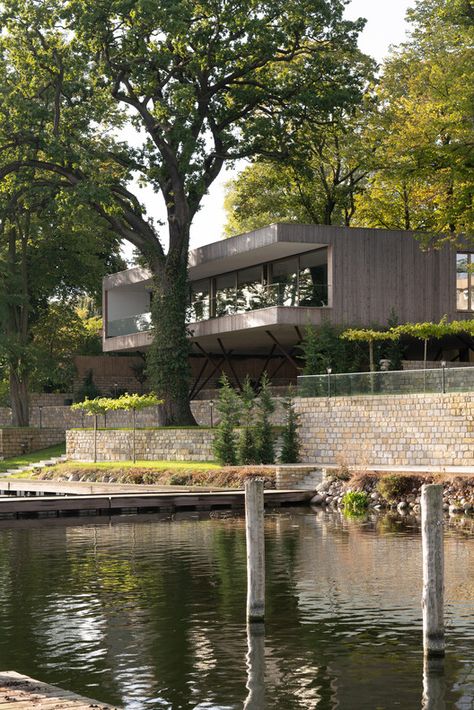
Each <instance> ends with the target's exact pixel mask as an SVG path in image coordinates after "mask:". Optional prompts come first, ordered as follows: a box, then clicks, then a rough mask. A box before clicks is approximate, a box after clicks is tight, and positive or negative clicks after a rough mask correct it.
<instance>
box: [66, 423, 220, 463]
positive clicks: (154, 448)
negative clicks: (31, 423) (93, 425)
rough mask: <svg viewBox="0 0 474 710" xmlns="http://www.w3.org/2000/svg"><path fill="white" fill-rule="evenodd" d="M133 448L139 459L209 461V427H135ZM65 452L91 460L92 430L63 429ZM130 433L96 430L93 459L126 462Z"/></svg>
mask: <svg viewBox="0 0 474 710" xmlns="http://www.w3.org/2000/svg"><path fill="white" fill-rule="evenodd" d="M135 436H136V439H135V451H136V458H137V460H139V461H154V460H156V461H213V459H214V455H213V452H212V441H213V438H214V431H213V430H212V429H138V430H137V431H136V435H135ZM66 451H67V455H68V457H69V458H71V459H73V460H76V461H91V460H93V452H94V432H93V431H92V430H90V429H72V430H70V431H67V432H66ZM132 451H133V432H132V431H130V430H126V431H121V430H117V429H115V430H114V429H108V430H99V431H98V432H97V461H130V460H131V458H132Z"/></svg>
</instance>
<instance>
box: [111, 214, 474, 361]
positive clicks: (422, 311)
mask: <svg viewBox="0 0 474 710" xmlns="http://www.w3.org/2000/svg"><path fill="white" fill-rule="evenodd" d="M473 259H474V254H473V255H471V254H470V253H468V252H463V253H458V254H457V253H456V251H455V250H454V249H453V248H451V247H449V246H444V247H443V248H442V249H438V250H436V249H430V250H426V251H422V249H421V248H420V244H419V242H418V241H417V240H416V239H415V238H414V236H413V235H412V234H411V233H409V232H404V231H392V230H379V229H359V228H348V227H332V226H321V225H300V224H273V225H270V226H269V227H265V228H263V229H259V230H256V231H254V232H250V233H248V234H242V235H239V236H237V237H232V238H230V239H223V240H221V241H218V242H214V243H212V244H208V245H207V246H204V247H200V248H199V249H195V250H193V251H191V253H190V259H189V279H190V291H189V308H188V321H189V329H190V333H191V338H192V340H193V342H195V343H196V347H199V348H202V349H203V350H205V351H207V352H218V351H219V350H223V347H224V346H225V348H226V349H227V350H233V351H234V352H235V351H240V352H246V353H253V352H264V351H265V350H267V349H268V347H269V345H270V344H271V343H272V342H273V343H274V344H275V343H276V344H277V346H291V345H293V344H294V343H295V342H297V341H298V340H300V339H301V330H302V329H303V328H304V327H305V326H306V325H307V324H308V323H310V324H314V325H317V324H319V323H321V322H322V321H324V320H328V321H330V322H332V323H336V324H341V325H347V326H349V325H351V326H352V325H362V326H363V325H370V324H375V323H377V324H380V325H385V324H386V323H387V320H388V318H389V316H390V314H391V312H392V311H394V312H395V313H396V314H397V317H398V319H399V321H400V322H407V321H427V320H428V321H429V320H439V319H440V318H441V317H442V316H443V315H444V314H446V315H447V316H448V318H450V319H453V318H463V317H471V312H472V311H474V283H472V284H471V278H474V276H471V274H470V269H469V267H468V264H469V263H471V261H472V260H473ZM151 292H152V285H151V279H150V274H149V273H148V272H147V271H146V270H145V269H142V268H139V267H136V268H133V269H129V270H127V271H122V272H120V273H117V274H112V275H111V276H108V277H106V278H105V279H104V315H105V318H104V323H105V325H104V341H103V343H104V350H105V351H124V350H141V349H145V348H146V347H147V346H148V345H149V344H150V342H151V338H152V333H151V331H150V302H151Z"/></svg>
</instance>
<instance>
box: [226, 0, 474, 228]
mask: <svg viewBox="0 0 474 710" xmlns="http://www.w3.org/2000/svg"><path fill="white" fill-rule="evenodd" d="M407 19H408V21H409V23H410V35H409V38H408V40H407V41H406V42H405V43H404V44H402V45H400V46H399V47H397V48H394V49H392V50H391V52H390V54H389V56H388V58H387V60H386V61H385V62H384V63H383V65H382V67H381V69H380V74H379V76H378V77H377V76H374V75H373V73H372V67H371V66H370V65H369V64H368V65H367V66H366V70H367V74H366V78H367V90H366V92H365V95H364V96H363V97H361V100H360V101H359V102H358V103H355V104H353V105H352V106H351V107H350V109H349V110H348V109H347V108H344V109H343V110H339V111H335V112H332V113H330V114H328V115H327V116H326V119H325V120H317V118H316V117H314V120H310V121H309V122H307V123H305V124H304V125H303V126H301V127H299V128H298V129H296V130H295V128H294V126H293V125H292V124H288V125H287V127H286V128H287V132H288V136H291V141H292V149H291V151H290V155H289V156H288V157H287V158H286V159H285V161H284V162H283V163H281V161H277V160H268V159H265V158H259V159H258V160H255V161H253V162H251V163H250V164H249V165H248V166H247V167H246V168H244V170H243V171H242V172H241V173H240V175H239V176H238V177H237V178H236V179H235V180H233V181H231V182H230V183H229V184H228V186H227V195H226V211H227V225H226V234H227V236H231V235H234V234H238V233H241V232H243V231H246V230H249V229H255V228H258V227H261V226H263V225H265V224H269V223H271V222H278V221H295V222H305V223H313V222H316V223H318V224H335V225H351V226H365V227H380V228H388V229H410V230H416V231H419V232H420V233H421V232H423V233H425V234H426V235H427V237H428V238H431V239H432V238H433V236H434V237H435V238H436V239H437V240H440V241H442V240H444V239H451V240H453V239H454V240H456V239H457V238H459V237H460V235H468V236H471V235H472V228H473V194H474V178H473V174H474V153H473V149H474V142H473V125H474V90H473V86H474V71H473V69H474V62H473V58H472V40H473V37H474V6H473V4H472V2H470V0H453V1H452V2H450V3H446V2H444V0H419V1H418V2H417V3H416V4H415V7H414V8H413V9H411V10H409V11H408V18H407ZM420 236H421V235H420Z"/></svg>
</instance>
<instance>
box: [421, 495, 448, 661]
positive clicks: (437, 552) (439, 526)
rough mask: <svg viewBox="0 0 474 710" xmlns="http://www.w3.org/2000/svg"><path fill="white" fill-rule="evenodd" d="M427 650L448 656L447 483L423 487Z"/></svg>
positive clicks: (424, 601)
mask: <svg viewBox="0 0 474 710" xmlns="http://www.w3.org/2000/svg"><path fill="white" fill-rule="evenodd" d="M421 534H422V544H423V598H422V606H423V651H424V654H425V656H426V657H427V658H433V657H435V656H444V650H445V642H444V550H443V486H441V485H433V484H431V485H424V486H422V487H421Z"/></svg>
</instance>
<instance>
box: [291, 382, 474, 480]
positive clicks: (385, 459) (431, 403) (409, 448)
mask: <svg viewBox="0 0 474 710" xmlns="http://www.w3.org/2000/svg"><path fill="white" fill-rule="evenodd" d="M296 409H297V411H298V413H299V414H300V427H301V429H300V434H301V440H302V460H303V461H304V462H314V463H318V464H339V465H348V466H354V465H357V466H364V465H368V466H369V465H370V466H372V467H373V466H385V465H391V466H473V465H474V392H462V393H461V392H459V393H449V394H411V395H385V396H363V397H334V398H333V399H328V398H325V399H320V398H301V399H296Z"/></svg>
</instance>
